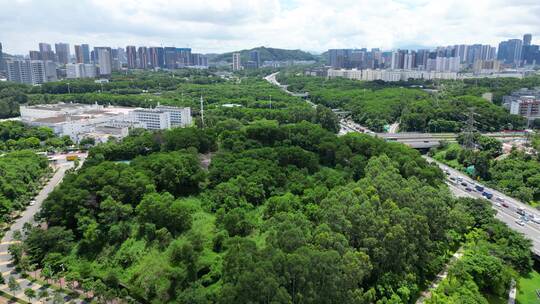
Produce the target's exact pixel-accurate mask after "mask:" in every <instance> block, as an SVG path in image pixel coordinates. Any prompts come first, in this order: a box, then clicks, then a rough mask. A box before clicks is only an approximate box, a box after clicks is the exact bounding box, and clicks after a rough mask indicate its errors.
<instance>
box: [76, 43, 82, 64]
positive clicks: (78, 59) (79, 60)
mask: <svg viewBox="0 0 540 304" xmlns="http://www.w3.org/2000/svg"><path fill="white" fill-rule="evenodd" d="M73 48H74V49H75V62H76V63H84V55H83V50H82V47H81V46H80V45H77V44H75V45H74V46H73Z"/></svg>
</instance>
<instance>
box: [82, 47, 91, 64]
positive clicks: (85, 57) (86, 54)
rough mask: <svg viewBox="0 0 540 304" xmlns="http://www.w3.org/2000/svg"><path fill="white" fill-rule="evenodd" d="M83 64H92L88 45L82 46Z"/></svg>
mask: <svg viewBox="0 0 540 304" xmlns="http://www.w3.org/2000/svg"><path fill="white" fill-rule="evenodd" d="M81 50H82V57H83V63H90V46H89V45H88V44H81Z"/></svg>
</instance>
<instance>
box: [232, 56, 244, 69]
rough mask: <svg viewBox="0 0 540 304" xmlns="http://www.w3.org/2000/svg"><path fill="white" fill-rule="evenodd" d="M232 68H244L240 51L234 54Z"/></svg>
mask: <svg viewBox="0 0 540 304" xmlns="http://www.w3.org/2000/svg"><path fill="white" fill-rule="evenodd" d="M232 69H233V71H240V70H241V69H242V61H241V59H240V53H233V54H232Z"/></svg>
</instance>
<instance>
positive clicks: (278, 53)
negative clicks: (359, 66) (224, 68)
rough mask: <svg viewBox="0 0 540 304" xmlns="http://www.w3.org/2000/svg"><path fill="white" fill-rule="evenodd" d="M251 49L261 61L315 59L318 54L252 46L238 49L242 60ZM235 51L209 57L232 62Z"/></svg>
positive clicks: (246, 58)
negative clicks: (251, 47) (247, 48)
mask: <svg viewBox="0 0 540 304" xmlns="http://www.w3.org/2000/svg"><path fill="white" fill-rule="evenodd" d="M251 51H259V54H260V58H261V62H262V61H267V60H275V61H284V60H317V59H318V56H315V55H312V54H310V53H308V52H304V51H302V50H285V49H276V48H267V47H264V46H261V47H257V48H253V49H250V50H241V51H239V53H240V57H241V58H242V61H248V60H249V53H250V52H251ZM233 53H236V52H229V53H224V54H220V55H217V56H215V57H213V58H210V60H211V61H212V62H219V61H226V62H232V54H233Z"/></svg>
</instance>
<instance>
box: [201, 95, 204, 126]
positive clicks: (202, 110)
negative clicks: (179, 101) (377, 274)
mask: <svg viewBox="0 0 540 304" xmlns="http://www.w3.org/2000/svg"><path fill="white" fill-rule="evenodd" d="M201 122H202V127H203V128H204V104H203V98H202V95H201Z"/></svg>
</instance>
